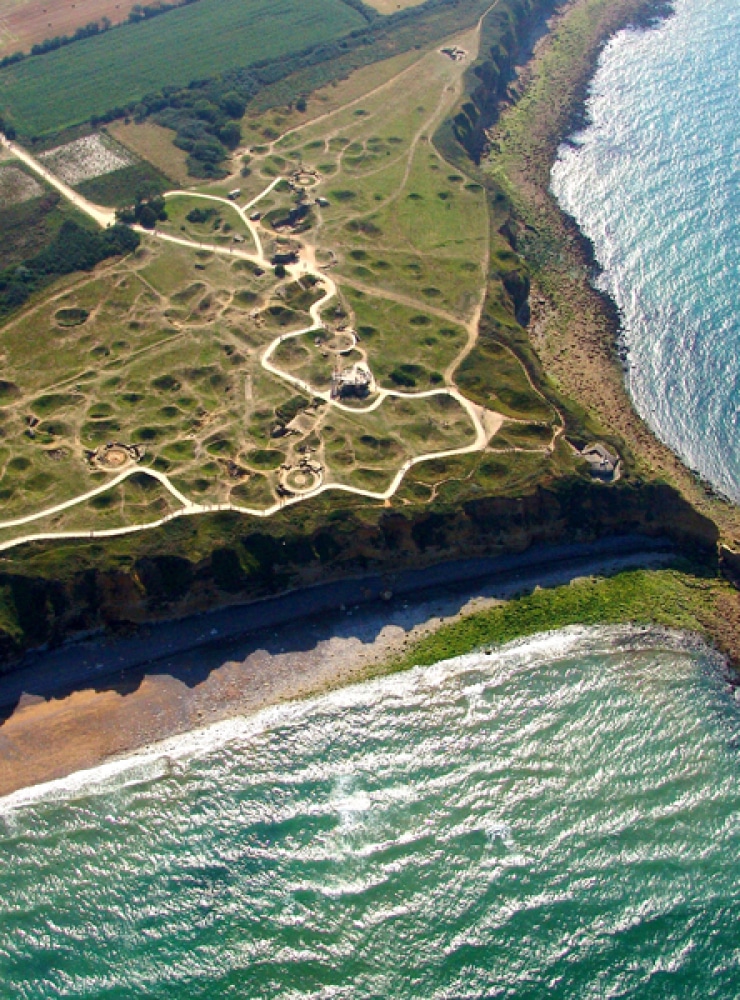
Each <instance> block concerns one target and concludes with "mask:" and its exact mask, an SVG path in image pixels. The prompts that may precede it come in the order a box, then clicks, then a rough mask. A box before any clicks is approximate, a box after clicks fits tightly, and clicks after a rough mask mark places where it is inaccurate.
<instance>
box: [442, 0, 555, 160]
mask: <svg viewBox="0 0 740 1000" xmlns="http://www.w3.org/2000/svg"><path fill="white" fill-rule="evenodd" d="M561 2H562V0H518V2H516V3H514V4H510V5H509V6H508V7H507V8H506V9H497V8H494V9H493V10H492V11H491V12H490V13H489V14H488V15H487V16H486V19H485V21H484V22H483V30H482V34H481V46H480V55H479V58H478V60H477V62H476V64H475V66H474V67H473V68H472V69H471V70H470V71H469V73H468V79H467V86H466V90H467V93H468V95H469V97H468V100H467V101H466V102H465V103H464V104H463V105H462V107H461V108H460V110H459V111H458V113H457V114H456V115H455V117H454V119H453V131H454V134H455V138H456V139H457V141H458V142H459V143H460V145H461V146H463V148H464V149H465V151H466V152H467V154H468V156H469V157H470V159H471V160H473V162H474V163H480V161H481V157H482V156H483V154H484V152H485V149H486V143H487V139H486V129H489V128H490V127H491V126H492V125H493V124H494V123H495V121H496V119H497V118H498V112H499V108H500V106H501V102H502V101H503V100H504V99H505V98H506V97H507V91H508V87H509V84H510V83H511V81H512V80H513V79H514V75H515V73H514V70H515V67H516V66H517V65H519V64H520V63H522V62H523V61H525V60H526V58H527V57H528V55H529V54H530V52H531V49H532V46H533V44H534V41H535V40H536V38H537V36H538V34H539V33H540V32H541V31H542V30H543V28H544V25H545V22H546V19H547V18H548V17H549V16H550V15H551V14H552V13H553V12H554V11H555V10H556V9H557V8H558V6H560V3H561Z"/></svg>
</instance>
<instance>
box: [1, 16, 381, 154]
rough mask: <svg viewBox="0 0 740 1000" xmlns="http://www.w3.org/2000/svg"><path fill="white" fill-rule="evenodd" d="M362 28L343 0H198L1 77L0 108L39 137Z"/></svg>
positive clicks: (22, 65)
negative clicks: (170, 89)
mask: <svg viewBox="0 0 740 1000" xmlns="http://www.w3.org/2000/svg"><path fill="white" fill-rule="evenodd" d="M364 24H365V21H364V19H363V18H362V16H361V15H360V14H359V13H358V12H357V11H356V10H354V9H353V8H352V7H349V6H348V5H347V4H345V3H343V2H342V0H199V2H198V3H196V4H192V5H189V6H187V7H182V8H180V9H178V10H173V11H171V12H169V13H168V14H166V15H164V16H161V17H157V18H153V19H151V20H145V21H141V22H139V23H138V24H130V25H129V24H127V25H124V26H123V27H120V28H116V29H115V30H112V31H109V32H105V33H104V34H102V35H97V36H95V37H93V38H87V39H84V40H82V41H79V42H75V44H74V45H71V46H67V47H64V48H62V49H57V50H56V51H54V52H50V53H47V54H46V55H43V56H37V57H34V58H31V59H26V60H24V61H23V62H21V63H18V64H17V65H14V66H10V67H8V68H7V69H5V70H3V71H1V72H0V105H2V106H3V108H4V114H5V116H6V117H7V118H8V119H10V120H12V121H13V123H14V124H15V125H16V127H17V128H18V130H19V131H20V132H21V133H22V134H23V135H25V136H39V135H44V134H48V133H51V132H58V131H60V130H61V129H64V128H69V127H71V126H73V125H76V124H78V123H79V122H83V121H86V120H88V119H89V118H91V117H92V116H94V115H102V114H104V113H105V112H106V111H109V110H110V109H111V108H114V107H121V106H125V105H128V104H130V103H132V102H135V101H137V100H140V99H141V98H142V97H143V96H144V95H145V94H149V93H152V92H155V91H158V90H160V89H161V88H162V87H165V86H184V85H186V84H188V83H190V82H191V81H192V80H203V79H206V78H208V77H211V76H214V75H216V74H219V73H224V72H226V71H227V70H229V69H233V68H235V67H247V66H250V65H251V64H253V63H256V62H262V61H264V60H268V59H278V58H280V57H281V56H285V55H288V54H289V53H292V52H297V51H300V50H301V49H305V48H307V47H309V46H312V45H316V44H318V43H319V42H324V41H330V40H331V39H334V38H339V37H341V36H342V35H346V34H348V33H349V32H350V31H353V30H354V29H356V28H360V27H362V25H364Z"/></svg>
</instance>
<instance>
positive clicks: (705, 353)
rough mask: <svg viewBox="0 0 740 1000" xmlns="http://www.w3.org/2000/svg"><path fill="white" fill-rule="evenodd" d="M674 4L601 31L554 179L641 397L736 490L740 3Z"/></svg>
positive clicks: (656, 418)
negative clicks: (586, 247) (651, 23)
mask: <svg viewBox="0 0 740 1000" xmlns="http://www.w3.org/2000/svg"><path fill="white" fill-rule="evenodd" d="M674 6H675V13H674V15H673V16H671V17H669V18H668V19H667V20H665V21H663V22H662V23H660V25H659V26H658V27H656V28H653V29H651V30H648V31H635V30H626V31H622V32H620V33H619V34H617V35H616V36H615V37H614V38H613V39H612V40H611V41H610V42H609V43H608V44H607V46H606V48H605V50H604V52H603V53H602V56H601V61H600V64H599V67H598V71H597V73H596V76H595V79H594V80H593V82H592V86H591V91H590V97H589V100H588V105H587V115H588V121H589V125H588V126H587V128H585V130H584V131H582V132H581V133H579V134H577V135H575V136H573V137H572V140H571V141H570V142H568V143H566V144H564V145H563V147H562V148H561V150H560V153H559V157H558V160H557V162H556V164H555V166H554V168H553V171H552V189H553V191H554V193H555V195H556V197H557V198H558V201H559V202H560V205H561V206H562V207H563V209H564V210H565V211H566V212H568V213H569V214H570V215H572V216H573V217H574V218H575V220H576V221H577V223H578V225H579V227H580V228H581V230H582V231H583V232H584V233H585V234H586V235H587V236H588V237H589V239H590V240H591V241H592V243H593V245H594V249H595V253H596V257H597V260H598V262H599V265H600V267H601V268H602V269H603V271H602V274H601V277H600V279H599V285H600V287H601V288H602V289H604V290H605V291H607V292H608V293H609V295H610V296H611V297H612V298H613V299H614V301H615V302H616V304H617V306H618V308H619V311H620V313H621V317H622V324H623V336H624V344H625V346H626V348H627V364H628V369H627V376H626V378H627V385H628V388H629V391H630V393H631V395H632V398H633V400H634V402H635V405H636V408H637V410H638V411H639V413H640V414H641V415H642V416H643V417H644V418H645V419H646V420H647V422H648V423H649V424H650V426H651V427H652V428H653V430H654V431H655V432H656V433H657V435H658V436H659V437H660V438H661V439H662V440H663V441H665V442H666V443H667V444H668V445H670V447H671V448H673V449H674V450H675V451H676V452H677V453H678V454H679V455H680V456H681V457H682V458H683V459H684V461H685V462H686V463H687V464H688V465H689V466H690V467H691V468H692V469H694V470H696V471H697V472H699V473H700V474H701V475H702V476H703V477H704V478H705V479H706V480H708V481H709V482H711V483H712V484H713V486H714V487H715V488H716V489H718V490H719V491H720V492H721V493H723V494H724V495H726V496H728V497H730V498H731V499H733V500H734V501H735V502H740V435H739V433H738V432H739V431H740V280H739V279H740V271H739V265H740V230H739V224H740V222H739V220H740V4H738V3H737V0H676V2H675V5H674Z"/></svg>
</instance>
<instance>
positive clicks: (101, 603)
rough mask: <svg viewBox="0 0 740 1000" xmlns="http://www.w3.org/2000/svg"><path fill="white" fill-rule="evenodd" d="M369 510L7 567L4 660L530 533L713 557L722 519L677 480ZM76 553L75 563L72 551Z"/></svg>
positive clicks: (516, 547)
mask: <svg viewBox="0 0 740 1000" xmlns="http://www.w3.org/2000/svg"><path fill="white" fill-rule="evenodd" d="M375 514H376V516H375V518H374V519H370V520H368V518H367V511H363V512H362V517H361V516H360V515H359V514H358V512H357V511H354V510H345V511H342V510H335V511H334V512H333V514H332V517H331V520H330V525H331V526H322V527H320V528H318V529H316V530H314V531H313V532H312V533H302V532H300V531H299V530H296V529H295V528H294V527H291V526H290V525H287V524H285V523H282V524H281V523H280V521H279V520H278V518H275V519H273V522H272V523H271V525H270V527H269V530H264V531H254V530H245V529H249V528H251V527H252V526H251V525H247V524H245V523H244V522H243V521H239V519H238V518H234V519H233V525H232V529H231V530H230V531H224V530H223V525H221V526H220V529H219V535H220V536H221V538H222V539H226V538H228V539H229V541H228V544H218V545H217V547H215V548H213V550H212V551H211V552H210V553H209V554H208V555H207V556H206V557H205V558H202V559H200V560H197V561H195V560H192V561H191V560H190V559H186V558H183V557H181V556H177V555H156V554H155V555H152V554H146V555H144V554H142V555H140V556H138V557H136V556H135V554H132V555H133V556H134V557H133V561H132V562H131V564H130V565H129V566H127V567H126V568H121V569H111V568H107V567H108V565H109V564H110V563H107V564H106V563H105V562H104V563H101V565H100V566H99V567H93V568H86V569H82V570H80V571H78V572H74V571H72V572H71V574H70V575H65V576H63V577H62V575H61V574H60V576H59V578H58V579H53V578H50V574H49V573H48V572H46V573H44V574H43V576H42V575H39V576H34V575H32V574H31V573H27V574H25V575H21V574H12V573H3V574H0V594H2V595H3V598H4V602H3V603H4V607H3V616H2V619H1V620H0V657H1V658H2V661H3V662H4V663H5V665H6V669H9V668H10V669H12V662H13V660H14V659H15V658H16V657H17V656H18V655H19V654H20V653H21V652H22V651H23V650H24V649H28V648H32V647H35V646H39V645H42V644H45V643H51V644H55V643H59V642H61V641H62V640H64V639H68V638H71V637H74V636H75V635H80V634H84V633H85V632H87V631H90V630H93V629H100V628H103V629H107V630H109V631H111V632H114V633H115V632H122V631H127V630H130V629H132V628H135V627H136V626H137V625H140V624H143V623H146V622H148V621H154V620H156V619H161V618H171V617H179V616H183V615H187V614H191V613H195V612H200V611H204V610H207V609H208V608H213V607H216V606H217V605H222V604H225V603H233V602H245V601H249V600H253V599H255V598H258V597H262V596H264V595H266V594H271V593H278V592H280V591H282V590H286V589H290V588H294V587H300V586H306V585H310V584H312V583H315V582H317V581H318V580H330V579H333V578H340V577H342V576H348V575H359V574H362V573H363V572H378V571H381V572H382V571H387V572H392V571H395V570H399V569H406V568H413V567H419V566H423V565H429V564H433V563H438V562H442V561H445V560H449V559H456V558H460V557H461V556H473V555H489V556H495V555H500V554H505V553H516V552H522V551H524V550H525V549H527V548H529V547H530V546H532V545H536V544H541V545H546V544H567V543H573V542H589V541H595V540H596V539H599V538H603V537H606V536H609V535H620V534H627V533H643V534H646V535H649V536H653V537H655V536H665V537H668V538H670V539H671V540H673V541H674V542H676V543H677V544H678V545H680V546H681V547H682V548H683V549H685V550H687V551H689V552H691V553H693V554H695V555H697V556H699V557H702V558H705V559H706V558H709V559H714V560H716V552H717V530H716V528H715V526H714V524H713V523H712V522H711V521H709V520H708V519H706V518H704V517H702V516H701V515H700V514H698V513H697V512H696V511H695V510H694V509H693V508H692V507H691V506H690V505H689V504H688V503H686V501H684V500H683V499H682V498H681V496H680V495H679V494H678V493H677V492H676V491H675V490H673V489H672V488H671V487H669V486H666V485H663V484H656V483H641V484H616V485H615V486H609V487H605V486H602V485H599V484H596V483H591V482H588V481H586V480H583V479H578V478H575V477H573V478H569V479H563V480H558V481H556V482H555V483H554V484H552V485H549V486H541V487H539V488H537V489H535V490H533V491H532V492H531V493H529V494H527V495H524V496H522V497H518V498H512V497H495V496H488V497H482V498H480V499H475V500H469V501H468V502H466V503H463V504H462V505H461V506H459V507H455V508H448V509H444V508H439V509H435V508H434V507H432V508H428V507H424V508H421V507H420V508H418V509H414V510H413V511H412V512H411V513H407V512H406V511H400V510H395V511H383V510H377V511H376V512H375ZM72 564H74V563H73V562H72Z"/></svg>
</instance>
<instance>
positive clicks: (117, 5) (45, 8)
mask: <svg viewBox="0 0 740 1000" xmlns="http://www.w3.org/2000/svg"><path fill="white" fill-rule="evenodd" d="M134 6H136V4H135V0H76V2H75V3H73V4H72V3H69V0H3V9H2V15H1V16H0V58H2V57H3V56H7V55H11V53H13V52H28V51H29V49H30V48H31V46H32V45H36V44H37V43H39V42H43V41H45V40H46V39H47V38H56V37H57V36H58V35H73V34H74V32H75V31H76V30H77V28H81V27H83V26H84V25H86V24H89V23H90V22H91V21H101V20H102V19H103V18H104V17H107V18H108V19H109V20H110V21H111V22H112V23H113V24H118V23H120V22H121V21H125V20H126V18H127V17H128V15H129V12H130V11H131V8H132V7H134Z"/></svg>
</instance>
